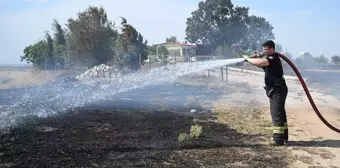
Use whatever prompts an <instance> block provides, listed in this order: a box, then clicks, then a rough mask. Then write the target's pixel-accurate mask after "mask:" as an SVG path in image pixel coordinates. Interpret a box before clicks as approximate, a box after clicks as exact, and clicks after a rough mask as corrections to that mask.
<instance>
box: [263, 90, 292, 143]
mask: <svg viewBox="0 0 340 168" xmlns="http://www.w3.org/2000/svg"><path fill="white" fill-rule="evenodd" d="M266 91H267V96H268V97H269V102H270V113H271V116H272V123H273V140H274V141H283V140H287V141H288V124H287V115H286V109H285V104H286V98H287V94H288V88H287V85H286V84H283V85H280V86H275V87H274V88H271V92H270V93H268V89H267V90H266Z"/></svg>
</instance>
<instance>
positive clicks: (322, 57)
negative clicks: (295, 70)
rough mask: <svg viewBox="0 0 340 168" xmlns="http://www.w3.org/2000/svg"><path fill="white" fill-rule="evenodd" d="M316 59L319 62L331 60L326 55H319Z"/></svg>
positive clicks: (325, 62) (323, 62)
mask: <svg viewBox="0 0 340 168" xmlns="http://www.w3.org/2000/svg"><path fill="white" fill-rule="evenodd" d="M314 60H315V61H316V62H318V63H322V64H327V63H328V62H329V60H328V58H326V57H325V55H323V54H322V55H320V56H319V57H315V58H314Z"/></svg>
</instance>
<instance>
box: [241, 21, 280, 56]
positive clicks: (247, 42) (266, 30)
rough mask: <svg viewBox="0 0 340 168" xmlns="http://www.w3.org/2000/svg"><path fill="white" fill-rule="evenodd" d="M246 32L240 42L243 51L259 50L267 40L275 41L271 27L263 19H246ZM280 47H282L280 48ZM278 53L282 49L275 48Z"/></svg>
mask: <svg viewBox="0 0 340 168" xmlns="http://www.w3.org/2000/svg"><path fill="white" fill-rule="evenodd" d="M247 24H248V31H247V33H246V35H245V36H244V37H243V39H242V40H241V43H242V48H243V49H251V50H260V49H261V44H262V43H263V42H265V41H267V40H270V39H272V40H273V39H275V36H274V33H273V26H271V24H270V23H269V22H268V21H266V19H265V18H263V17H259V16H250V17H249V18H248V19H247ZM281 47H282V46H281ZM276 48H277V49H278V50H277V51H278V52H280V51H279V50H280V49H281V50H282V48H280V45H279V47H276Z"/></svg>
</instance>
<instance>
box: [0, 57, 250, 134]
mask: <svg viewBox="0 0 340 168" xmlns="http://www.w3.org/2000/svg"><path fill="white" fill-rule="evenodd" d="M241 62H244V59H243V58H235V59H222V60H209V61H199V62H190V63H189V62H183V63H177V64H176V65H168V66H166V68H165V67H160V68H154V69H151V70H150V71H149V72H147V73H145V72H134V73H129V74H125V75H121V76H118V77H108V78H100V77H99V78H97V77H94V78H90V79H84V80H83V81H79V82H76V83H74V84H73V86H69V87H65V86H63V85H60V84H58V83H56V84H51V85H43V86H39V87H33V88H26V89H24V90H21V91H20V90H19V91H18V90H13V91H10V90H7V91H4V92H2V93H1V94H0V97H2V98H3V100H2V101H1V102H0V111H1V113H0V132H1V131H2V130H6V129H7V128H11V127H15V126H17V125H18V124H20V123H22V122H24V121H25V120H26V119H29V118H37V117H42V118H45V117H50V116H54V115H59V114H63V113H65V112H67V111H68V110H69V109H74V108H79V107H84V106H86V105H88V104H91V103H94V102H98V101H101V100H110V99H112V98H113V97H115V95H116V94H119V93H123V92H126V91H130V90H133V89H139V88H143V87H145V86H150V85H157V84H162V83H163V82H171V81H174V80H176V79H177V78H178V77H180V76H183V75H188V74H192V73H196V72H200V71H203V70H206V69H212V68H215V67H220V66H224V65H231V64H237V63H241ZM90 70H91V69H90Z"/></svg>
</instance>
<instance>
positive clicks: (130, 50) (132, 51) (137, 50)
mask: <svg viewBox="0 0 340 168" xmlns="http://www.w3.org/2000/svg"><path fill="white" fill-rule="evenodd" d="M121 19H122V21H121V32H122V33H121V34H119V39H118V42H117V47H118V53H117V54H118V62H119V64H120V66H121V67H123V66H127V67H129V68H130V69H132V70H137V69H139V68H140V66H139V63H140V62H139V61H140V60H139V57H140V56H141V63H143V60H146V59H147V58H148V48H147V43H148V41H147V40H145V41H143V40H144V38H143V36H142V34H141V33H139V32H138V31H137V30H136V29H135V28H134V27H133V26H132V25H130V24H128V23H127V20H126V19H125V18H124V17H121Z"/></svg>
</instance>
